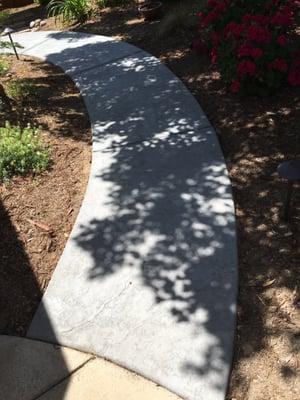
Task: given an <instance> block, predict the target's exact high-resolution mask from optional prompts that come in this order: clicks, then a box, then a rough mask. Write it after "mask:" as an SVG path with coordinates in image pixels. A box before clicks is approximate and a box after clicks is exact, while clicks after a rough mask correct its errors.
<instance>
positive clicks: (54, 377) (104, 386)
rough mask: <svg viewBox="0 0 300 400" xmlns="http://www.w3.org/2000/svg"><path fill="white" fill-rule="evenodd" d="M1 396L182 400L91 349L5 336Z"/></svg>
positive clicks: (16, 399) (19, 399)
mask: <svg viewBox="0 0 300 400" xmlns="http://www.w3.org/2000/svg"><path fill="white" fill-rule="evenodd" d="M0 398H1V400H2V399H3V400H4V399H5V400H46V399H47V400H77V399H78V400H83V399H84V400H100V399H101V400H141V399H143V400H153V399H155V400H180V399H179V397H177V396H175V395H174V394H172V393H170V392H169V391H167V390H166V389H164V388H162V387H160V386H157V385H156V384H155V383H153V382H150V381H148V380H146V379H145V378H143V377H141V376H139V375H137V374H135V373H133V372H130V371H127V370H125V369H124V368H121V367H119V366H117V365H115V364H113V363H110V362H108V361H106V360H104V359H101V358H96V357H95V356H93V355H91V354H86V353H80V352H79V351H76V350H72V349H68V348H66V347H61V346H57V345H53V344H49V343H42V342H39V341H35V340H29V339H24V338H19V337H10V336H0Z"/></svg>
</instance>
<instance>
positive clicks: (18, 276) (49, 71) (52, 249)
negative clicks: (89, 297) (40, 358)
mask: <svg viewBox="0 0 300 400" xmlns="http://www.w3.org/2000/svg"><path fill="white" fill-rule="evenodd" d="M5 60H6V61H7V63H8V64H9V66H10V69H9V74H6V75H0V88H2V89H3V93H1V92H0V96H1V100H2V99H3V97H2V95H3V94H4V95H5V96H7V97H8V95H7V93H5V90H6V87H7V86H8V83H9V82H10V81H11V77H13V78H14V80H16V81H17V82H23V81H26V82H27V84H28V85H29V86H30V87H34V88H35V89H34V96H31V95H30V96H23V97H22V98H17V97H16V98H8V101H9V104H8V103H7V102H6V101H5V100H4V101H2V102H1V108H0V220H1V241H0V260H1V268H0V333H1V334H13V335H25V333H26V330H27V328H28V326H29V324H30V322H31V320H32V317H33V314H34V312H35V310H36V308H37V306H38V304H39V301H40V298H41V296H42V294H43V291H44V290H45V289H46V287H47V284H48V282H49V280H50V278H51V275H52V272H53V270H54V268H55V267H56V264H57V261H58V259H59V257H60V255H61V253H62V250H63V248H64V246H65V242H66V240H67V238H68V235H69V233H70V231H71V228H72V226H73V224H74V221H75V218H76V215H77V212H78V210H79V207H80V205H81V201H82V198H83V194H84V191H85V187H86V181H87V177H88V174H89V165H90V146H89V138H90V125H89V120H88V117H87V115H86V113H85V108H84V105H83V102H82V100H81V98H80V96H79V93H78V91H77V89H76V88H75V85H74V84H73V82H72V81H71V80H70V79H69V78H68V77H66V76H65V74H64V73H63V72H62V71H61V70H60V69H57V68H55V67H53V66H51V65H49V64H47V63H42V62H39V61H37V60H34V59H30V58H27V57H24V56H21V57H20V60H17V59H16V57H15V56H5ZM40 87H42V88H43V90H36V88H40ZM7 120H8V121H9V123H6V121H7ZM28 124H30V126H28ZM34 127H38V129H36V128H34ZM49 160H51V162H50V161H49ZM50 167H51V168H50Z"/></svg>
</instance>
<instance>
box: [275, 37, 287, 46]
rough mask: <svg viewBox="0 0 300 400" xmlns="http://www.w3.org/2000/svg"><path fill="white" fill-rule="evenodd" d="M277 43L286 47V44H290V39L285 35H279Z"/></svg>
mask: <svg viewBox="0 0 300 400" xmlns="http://www.w3.org/2000/svg"><path fill="white" fill-rule="evenodd" d="M277 43H278V44H279V45H280V46H282V47H285V46H286V45H287V44H288V40H287V38H286V36H285V35H280V36H278V38H277Z"/></svg>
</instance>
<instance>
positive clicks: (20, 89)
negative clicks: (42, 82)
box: [6, 79, 37, 100]
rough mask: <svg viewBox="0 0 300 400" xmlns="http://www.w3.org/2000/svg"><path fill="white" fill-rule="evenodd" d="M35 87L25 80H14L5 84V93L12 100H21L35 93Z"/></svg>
mask: <svg viewBox="0 0 300 400" xmlns="http://www.w3.org/2000/svg"><path fill="white" fill-rule="evenodd" d="M36 89H37V88H36V85H34V84H33V83H32V82H30V81H29V80H27V79H15V80H12V81H10V82H8V83H7V85H6V93H7V94H8V96H9V97H11V98H12V99H18V100H22V99H25V98H26V97H28V96H33V95H34V94H35V93H36Z"/></svg>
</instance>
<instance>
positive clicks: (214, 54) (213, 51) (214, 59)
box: [210, 47, 217, 64]
mask: <svg viewBox="0 0 300 400" xmlns="http://www.w3.org/2000/svg"><path fill="white" fill-rule="evenodd" d="M210 59H211V63H212V64H216V63H217V48H216V47H213V48H212V49H211V52H210Z"/></svg>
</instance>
